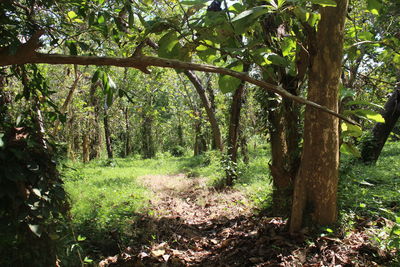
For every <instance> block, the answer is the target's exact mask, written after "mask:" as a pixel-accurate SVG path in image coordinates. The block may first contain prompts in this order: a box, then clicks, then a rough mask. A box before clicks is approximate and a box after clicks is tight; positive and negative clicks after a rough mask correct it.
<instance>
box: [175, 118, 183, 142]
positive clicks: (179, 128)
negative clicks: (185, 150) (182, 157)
mask: <svg viewBox="0 0 400 267" xmlns="http://www.w3.org/2000/svg"><path fill="white" fill-rule="evenodd" d="M176 131H177V134H178V145H179V146H180V147H184V146H185V144H184V141H183V128H182V124H181V122H180V121H179V125H178V128H177V129H176Z"/></svg>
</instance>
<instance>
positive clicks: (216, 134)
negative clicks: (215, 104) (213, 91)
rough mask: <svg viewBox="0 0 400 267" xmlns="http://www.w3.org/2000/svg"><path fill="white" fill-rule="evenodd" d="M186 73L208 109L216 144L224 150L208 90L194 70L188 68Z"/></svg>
mask: <svg viewBox="0 0 400 267" xmlns="http://www.w3.org/2000/svg"><path fill="white" fill-rule="evenodd" d="M184 73H185V75H186V76H187V77H188V78H189V80H190V81H191V82H192V84H193V86H194V87H195V88H196V91H197V93H198V94H199V96H200V99H201V103H202V104H203V107H204V108H205V110H206V113H207V118H208V121H209V122H210V125H211V129H212V133H213V138H214V142H215V145H216V147H217V148H218V149H219V150H220V151H223V149H224V147H223V142H222V135H221V131H220V128H219V124H218V121H217V118H216V117H215V112H214V110H213V108H212V105H211V103H210V101H209V99H208V97H207V94H206V90H205V88H204V87H203V85H202V84H201V82H200V80H199V78H198V77H197V76H196V75H195V74H194V73H193V72H192V71H189V70H186V71H184Z"/></svg>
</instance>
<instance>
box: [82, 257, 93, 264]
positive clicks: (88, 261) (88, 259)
mask: <svg viewBox="0 0 400 267" xmlns="http://www.w3.org/2000/svg"><path fill="white" fill-rule="evenodd" d="M83 261H84V262H85V263H92V262H93V260H92V259H90V258H89V257H87V256H86V257H85V259H84V260H83Z"/></svg>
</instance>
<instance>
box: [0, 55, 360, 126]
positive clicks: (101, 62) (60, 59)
mask: <svg viewBox="0 0 400 267" xmlns="http://www.w3.org/2000/svg"><path fill="white" fill-rule="evenodd" d="M27 63H42V64H52V65H57V64H75V65H97V66H116V67H130V68H136V69H139V70H142V71H144V72H147V67H151V66H154V67H162V68H172V69H182V70H197V71H202V72H211V73H218V74H224V75H229V76H232V77H235V78H238V79H240V80H243V81H246V82H248V83H251V84H254V85H257V86H259V87H261V88H264V89H266V90H268V91H271V92H274V93H276V94H278V95H280V96H282V97H284V98H288V99H291V100H293V101H295V102H297V103H300V104H304V105H307V106H310V107H313V108H316V109H319V110H321V111H323V112H326V113H329V114H331V115H333V116H335V117H337V118H340V119H342V120H343V121H346V122H348V123H351V124H357V123H356V122H354V121H352V120H351V119H349V118H346V117H345V116H343V115H341V114H338V113H337V112H335V111H333V110H331V109H328V108H327V107H325V106H322V105H319V104H317V103H315V102H312V101H309V100H307V99H305V98H303V97H300V96H296V95H292V94H291V93H289V92H288V91H286V90H284V89H283V88H282V87H280V86H276V85H273V84H270V83H266V82H264V81H261V80H257V79H254V78H251V77H250V76H249V75H247V74H246V73H243V72H237V71H233V70H230V69H226V68H221V67H215V66H212V65H205V64H197V63H191V62H183V61H179V60H174V59H165V58H158V57H149V56H142V55H138V56H134V57H130V58H114V57H96V56H72V55H58V54H42V53H36V52H35V53H33V54H29V56H27V55H26V54H25V55H24V53H20V54H17V55H7V54H6V53H1V51H0V66H8V65H14V64H27Z"/></svg>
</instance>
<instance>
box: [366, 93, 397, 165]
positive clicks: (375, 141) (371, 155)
mask: <svg viewBox="0 0 400 267" xmlns="http://www.w3.org/2000/svg"><path fill="white" fill-rule="evenodd" d="M382 117H383V118H384V119H385V122H383V123H380V122H378V123H376V124H375V126H374V127H373V128H372V130H371V134H370V136H369V137H368V138H365V139H366V140H365V141H364V142H363V143H362V144H361V158H362V160H363V162H364V163H367V164H372V163H375V162H376V161H377V160H378V158H379V155H380V154H381V151H382V148H383V146H384V145H385V143H386V140H387V139H388V137H389V135H390V133H391V132H392V130H393V128H394V126H395V125H396V122H397V121H398V120H399V117H400V86H398V87H397V88H396V89H395V90H394V92H393V93H391V95H390V97H389V99H388V100H387V102H386V104H385V107H384V109H383V111H382Z"/></svg>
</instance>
